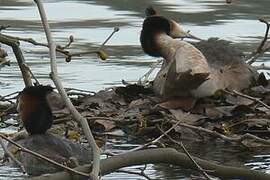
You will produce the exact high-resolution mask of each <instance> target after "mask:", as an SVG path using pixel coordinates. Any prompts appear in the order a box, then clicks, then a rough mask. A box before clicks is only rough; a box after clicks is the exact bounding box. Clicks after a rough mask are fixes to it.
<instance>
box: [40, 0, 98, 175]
mask: <svg viewBox="0 0 270 180" xmlns="http://www.w3.org/2000/svg"><path fill="white" fill-rule="evenodd" d="M35 2H36V4H37V6H38V10H39V14H40V17H41V20H42V24H43V28H44V30H45V33H46V37H47V41H48V45H49V50H50V64H51V74H50V75H51V78H52V80H53V82H54V84H55V86H56V88H57V90H58V92H59V93H60V95H61V97H62V98H63V101H64V103H65V105H66V107H68V109H69V110H70V113H71V114H72V116H73V117H74V119H76V120H77V121H78V122H80V124H81V126H82V129H83V131H84V134H85V136H86V139H87V141H88V143H89V145H90V147H91V148H92V150H93V168H92V172H91V174H90V176H91V177H92V178H93V179H98V175H99V171H100V149H99V147H98V146H97V144H96V142H95V139H94V137H93V135H92V133H91V130H90V128H89V125H88V122H87V120H86V119H85V118H84V117H82V116H81V115H80V113H79V112H78V111H77V110H76V108H75V107H74V106H73V104H72V102H71V101H70V99H69V98H68V95H67V93H66V92H65V90H64V87H63V85H62V83H61V81H60V79H59V77H58V75H57V64H56V51H55V48H56V46H55V43H54V41H53V38H52V35H51V31H50V27H49V24H48V20H47V17H46V13H45V10H44V7H43V4H42V2H41V1H40V0H35Z"/></svg>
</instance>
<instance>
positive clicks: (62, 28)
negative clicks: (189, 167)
mask: <svg viewBox="0 0 270 180" xmlns="http://www.w3.org/2000/svg"><path fill="white" fill-rule="evenodd" d="M44 2H45V9H46V11H47V16H48V19H49V22H50V25H51V28H52V31H53V36H54V38H55V41H56V42H57V43H58V44H61V45H64V44H66V43H67V41H68V37H69V36H70V35H73V36H74V37H75V42H74V43H73V44H72V46H71V49H70V51H72V52H78V51H86V50H91V49H92V50H93V49H96V48H97V47H98V46H99V45H100V44H102V42H103V41H104V40H105V39H106V37H107V36H108V35H109V34H110V33H111V32H112V30H113V28H114V27H116V26H117V27H120V31H119V32H118V33H117V34H116V35H115V36H113V38H112V39H111V40H110V41H109V43H108V44H107V46H106V48H105V50H106V52H107V53H108V54H109V58H108V60H107V61H100V60H99V59H98V58H97V56H96V55H95V54H91V55H84V56H81V57H76V58H73V59H72V61H71V62H70V63H66V62H65V61H64V58H63V56H61V55H60V54H59V55H58V60H57V61H58V65H59V68H58V70H59V73H60V76H61V79H62V81H63V83H64V85H65V86H66V87H74V88H81V89H87V90H95V91H97V90H100V89H103V88H106V87H110V86H112V85H119V84H121V80H122V79H124V80H126V81H129V82H134V81H137V80H138V79H139V78H140V77H141V76H142V74H143V73H144V72H146V71H147V70H148V68H149V65H150V64H151V63H152V62H155V61H156V58H152V57H149V56H147V55H145V54H144V53H143V52H142V50H141V47H140V44H139V35H140V29H141V25H142V22H143V19H144V9H145V7H147V6H148V5H153V6H154V7H156V8H157V9H158V10H159V12H160V13H161V14H163V15H165V16H167V17H171V18H174V19H175V20H176V21H178V22H179V23H180V24H181V25H182V26H183V27H184V29H186V30H190V31H191V32H192V33H193V34H195V35H196V36H199V37H201V38H204V39H206V38H209V37H220V38H223V39H226V40H230V41H233V42H234V43H235V44H237V46H238V47H239V48H240V49H242V50H243V51H244V52H245V53H247V54H248V53H249V52H250V51H252V50H253V49H255V48H256V46H257V44H258V43H259V42H260V40H261V39H262V37H263V35H264V31H265V25H264V24H262V23H260V22H259V21H258V20H257V19H258V18H259V17H261V16H269V7H270V2H269V1H268V0H260V1H254V0H246V1H237V0H236V1H234V2H235V3H233V4H232V5H228V4H225V3H224V0H178V1H175V0H140V1H130V0H92V1H88V0H47V1H44ZM0 25H10V26H11V27H10V28H9V29H8V30H5V31H3V33H6V34H9V35H13V36H19V37H24V38H34V39H35V40H36V41H39V42H44V43H45V42H46V39H45V35H44V32H43V29H42V27H41V23H40V18H39V15H38V11H37V8H36V6H35V4H34V3H32V2H31V1H28V0H13V1H10V0H0ZM2 47H4V48H6V49H7V51H8V54H9V56H8V59H9V60H11V66H10V67H6V68H3V69H1V70H0V82H1V83H0V94H1V95H5V94H8V93H11V92H14V91H17V90H21V89H22V88H23V81H22V79H21V75H20V71H19V69H18V67H17V63H16V60H15V58H14V55H13V54H12V51H11V49H10V48H8V47H6V46H4V45H2ZM21 48H22V50H23V53H24V56H25V59H26V62H27V64H28V65H29V67H30V68H31V69H32V71H33V72H34V74H35V75H36V77H37V78H38V79H39V80H40V81H41V82H42V83H44V84H51V80H50V79H49V78H48V74H49V72H50V69H49V58H48V49H46V48H44V47H37V46H33V45H31V44H29V43H24V42H22V43H21ZM269 59H270V55H269V53H267V54H266V55H265V56H264V57H262V58H260V59H259V60H260V61H264V62H266V63H267V61H268V60H269ZM185 144H187V147H188V149H189V151H190V152H191V154H193V155H196V156H199V157H201V158H205V159H211V160H214V161H218V162H220V163H224V164H228V165H235V166H240V165H241V166H244V165H246V166H248V167H249V168H253V169H258V170H263V171H266V172H269V169H270V166H269V163H270V159H269V153H267V152H264V151H252V152H250V151H244V152H243V151H242V149H239V148H238V147H232V146H231V145H224V144H219V143H218V144H216V143H213V144H211V145H209V144H207V145H205V144H199V143H196V144H190V143H189V142H185ZM108 146H109V147H110V148H111V149H113V150H117V151H124V150H126V149H130V148H132V147H133V146H134V144H130V142H123V141H119V142H118V143H115V142H114V143H113V144H110V143H108ZM134 168H136V167H132V170H133V171H134ZM129 169H130V168H129ZM147 174H149V176H150V177H151V178H152V179H185V177H189V174H190V172H189V171H180V169H179V168H176V167H173V168H172V167H170V166H167V165H165V166H164V165H149V166H148V167H147ZM20 176H21V174H20V173H19V171H18V170H17V169H16V168H11V167H9V166H0V178H1V179H18V178H20ZM103 179H141V177H138V176H136V175H126V174H123V173H114V174H111V175H108V176H105V177H104V178H103Z"/></svg>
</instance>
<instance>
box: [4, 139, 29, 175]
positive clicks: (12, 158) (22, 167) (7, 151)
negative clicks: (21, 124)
mask: <svg viewBox="0 0 270 180" xmlns="http://www.w3.org/2000/svg"><path fill="white" fill-rule="evenodd" d="M0 144H1V146H2V148H3V150H4V152H5V154H6V155H8V156H9V157H10V159H11V160H12V161H13V162H14V163H15V164H17V165H18V166H19V167H20V169H21V170H22V172H23V173H24V174H25V173H26V171H25V168H24V166H23V165H22V163H21V162H20V161H18V159H16V158H15V157H14V156H13V154H12V153H11V152H10V151H9V150H8V148H7V147H6V145H5V144H4V142H3V140H2V137H0Z"/></svg>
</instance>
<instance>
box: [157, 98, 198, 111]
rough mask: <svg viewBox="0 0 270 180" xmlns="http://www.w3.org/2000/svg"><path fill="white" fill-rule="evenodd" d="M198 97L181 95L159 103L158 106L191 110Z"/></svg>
mask: <svg viewBox="0 0 270 180" xmlns="http://www.w3.org/2000/svg"><path fill="white" fill-rule="evenodd" d="M196 101H197V100H196V99H195V98H191V97H181V98H175V99H171V100H168V101H166V102H163V103H159V104H158V106H159V107H162V108H164V109H183V110H185V111H189V110H190V109H192V108H193V107H194V106H195V104H196Z"/></svg>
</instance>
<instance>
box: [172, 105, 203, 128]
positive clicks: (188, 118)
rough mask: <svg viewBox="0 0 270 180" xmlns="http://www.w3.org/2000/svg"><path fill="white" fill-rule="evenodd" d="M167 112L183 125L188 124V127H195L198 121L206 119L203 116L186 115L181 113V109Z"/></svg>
mask: <svg viewBox="0 0 270 180" xmlns="http://www.w3.org/2000/svg"><path fill="white" fill-rule="evenodd" d="M169 111H170V112H171V113H172V115H173V116H174V117H175V118H176V119H177V120H179V121H182V122H183V123H187V124H190V125H196V124H198V121H199V120H201V119H205V118H206V117H205V116H203V115H199V114H191V113H186V112H184V111H182V110H181V109H177V110H174V109H170V110H169Z"/></svg>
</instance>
